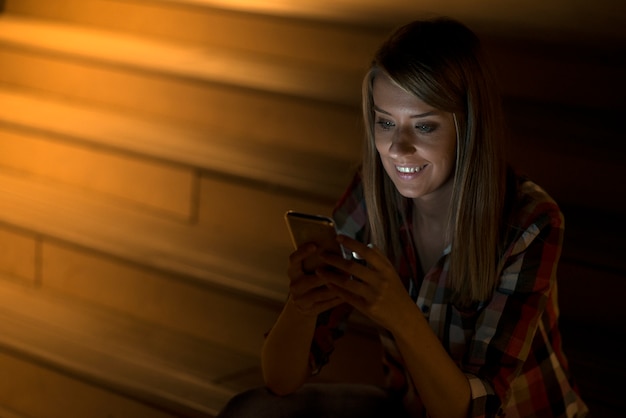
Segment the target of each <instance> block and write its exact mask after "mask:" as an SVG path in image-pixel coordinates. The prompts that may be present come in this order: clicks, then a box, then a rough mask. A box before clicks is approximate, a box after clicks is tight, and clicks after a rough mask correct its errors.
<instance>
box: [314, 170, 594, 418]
mask: <svg viewBox="0 0 626 418" xmlns="http://www.w3.org/2000/svg"><path fill="white" fill-rule="evenodd" d="M513 208H514V209H513V218H512V219H513V222H512V224H511V226H510V228H511V239H510V242H509V244H508V246H507V248H506V250H505V252H504V254H503V255H502V261H503V266H504V268H503V271H502V274H501V277H500V281H499V284H498V286H497V288H496V290H495V292H494V295H493V297H492V298H491V299H490V300H488V301H487V302H485V303H482V304H480V305H477V306H475V307H473V308H471V309H464V310H459V309H457V308H456V307H455V306H454V305H453V304H452V302H451V301H450V300H451V299H450V298H451V291H450V289H449V288H448V287H447V285H446V283H447V274H448V266H449V257H450V248H447V249H446V250H445V251H444V253H443V254H442V256H441V258H440V260H439V262H438V263H437V264H436V265H435V266H434V267H433V268H431V269H430V271H428V272H427V274H426V275H425V276H423V275H422V274H421V273H420V268H419V262H418V261H417V260H418V259H417V257H416V254H415V252H414V251H411V250H410V248H412V246H411V245H409V243H407V242H403V243H402V244H403V247H404V248H405V254H404V257H402V259H401V260H400V261H399V263H398V265H397V266H396V267H397V270H398V273H399V275H400V277H401V278H402V280H403V282H404V283H405V287H406V288H407V291H408V292H409V294H410V295H411V297H412V298H413V300H415V303H416V304H417V305H418V306H419V307H420V309H421V311H422V312H423V314H424V316H425V317H426V319H427V320H428V322H429V324H430V326H431V328H432V329H433V331H434V332H435V334H436V335H437V336H438V337H439V339H440V341H441V343H442V344H443V345H444V347H445V348H446V350H447V351H448V353H449V355H450V357H451V358H452V359H453V360H454V361H455V362H456V363H457V364H458V366H459V368H461V370H463V372H464V373H465V375H466V376H467V378H468V381H469V384H470V389H471V394H472V402H471V411H470V416H472V417H489V416H505V415H506V417H507V418H508V417H528V416H532V417H576V416H578V417H581V416H585V415H586V411H587V408H586V406H585V404H584V403H583V402H582V401H581V399H580V398H579V396H578V394H577V392H576V390H575V388H574V384H573V382H572V381H571V378H570V375H569V372H568V366H567V359H566V358H565V356H564V355H563V352H562V349H561V335H560V333H559V329H558V316H559V310H558V304H557V286H556V266H557V263H558V259H559V256H560V253H561V244H562V237H563V217H562V215H561V213H560V211H559V208H558V206H557V205H556V203H554V201H553V200H552V199H551V198H550V197H549V196H548V195H547V194H546V193H545V192H544V191H543V190H542V189H540V188H539V187H538V186H537V185H535V184H534V183H532V182H530V181H519V182H518V193H517V199H516V201H515V202H514V206H513ZM334 218H335V221H336V223H337V226H338V228H339V230H340V231H341V232H342V233H344V234H346V235H349V236H352V237H355V238H356V239H359V240H360V241H362V242H368V241H367V236H368V230H367V227H366V225H367V216H366V211H365V204H364V200H363V190H362V184H361V181H360V177H359V176H358V175H357V176H356V177H355V179H354V181H353V183H352V184H351V186H350V187H349V188H348V190H347V191H346V193H345V194H344V196H343V197H342V199H341V200H340V202H339V204H338V206H337V208H336V210H335V213H334ZM405 227H406V230H407V231H411V230H412V229H411V225H406V226H405ZM407 236H409V238H408V239H411V238H410V235H407ZM349 312H350V309H349V308H348V307H346V306H345V305H344V306H340V307H339V308H336V309H334V310H331V311H329V312H326V313H325V314H323V315H320V318H319V319H318V327H317V330H316V334H315V339H314V342H313V346H312V350H311V362H312V367H313V370H319V369H320V368H321V367H322V366H323V365H324V364H325V363H326V362H327V361H328V359H329V356H330V353H331V352H332V350H333V343H334V341H335V340H336V339H337V338H339V337H340V336H341V335H342V334H343V329H344V327H345V323H346V321H347V317H348V315H349ZM380 336H381V341H382V344H383V348H384V356H383V359H382V362H383V366H384V371H385V376H386V384H387V387H388V388H389V389H390V390H391V391H392V392H393V393H396V394H398V395H399V396H400V397H402V399H403V402H404V404H405V407H406V409H407V411H409V412H410V413H411V416H416V417H417V416H427V414H426V412H425V411H424V409H423V406H422V403H421V401H420V399H419V395H418V393H417V392H416V390H415V388H414V387H413V386H412V382H411V379H410V377H409V375H408V372H407V370H406V368H405V366H404V363H403V360H402V356H401V355H400V353H399V352H398V349H397V347H396V344H395V342H394V340H393V337H392V336H391V335H390V334H389V333H388V332H387V331H386V330H381V332H380Z"/></svg>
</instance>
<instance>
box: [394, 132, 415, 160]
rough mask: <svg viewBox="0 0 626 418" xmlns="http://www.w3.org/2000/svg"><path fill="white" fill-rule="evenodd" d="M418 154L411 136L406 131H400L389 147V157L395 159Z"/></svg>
mask: <svg viewBox="0 0 626 418" xmlns="http://www.w3.org/2000/svg"><path fill="white" fill-rule="evenodd" d="M415 152H416V148H415V144H414V143H413V141H412V138H411V136H410V135H409V134H408V133H407V132H405V131H404V130H398V131H397V133H396V135H394V137H393V139H392V140H391V144H390V145H389V156H390V157H393V158H398V157H404V156H408V155H413V154H415Z"/></svg>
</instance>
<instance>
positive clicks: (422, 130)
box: [415, 123, 437, 134]
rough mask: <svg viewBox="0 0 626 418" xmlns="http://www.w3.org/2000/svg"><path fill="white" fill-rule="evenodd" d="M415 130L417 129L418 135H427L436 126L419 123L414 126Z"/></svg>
mask: <svg viewBox="0 0 626 418" xmlns="http://www.w3.org/2000/svg"><path fill="white" fill-rule="evenodd" d="M415 129H417V130H418V131H419V132H420V133H423V134H429V133H431V132H433V131H434V130H435V129H437V125H435V124H431V123H420V124H419V125H416V126H415Z"/></svg>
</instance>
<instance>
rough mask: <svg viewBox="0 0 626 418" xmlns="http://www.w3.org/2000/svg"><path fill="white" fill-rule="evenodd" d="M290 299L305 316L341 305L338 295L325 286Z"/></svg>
mask: <svg viewBox="0 0 626 418" xmlns="http://www.w3.org/2000/svg"><path fill="white" fill-rule="evenodd" d="M291 299H292V301H293V303H294V305H295V306H296V307H297V308H298V310H299V311H300V312H302V313H305V314H312V313H315V314H319V313H321V312H324V311H325V310H328V309H330V308H333V307H335V306H338V305H339V304H341V303H343V300H342V299H341V298H340V297H339V294H338V293H337V292H335V291H334V290H331V289H330V288H328V287H327V286H323V287H319V288H316V289H312V290H311V291H309V292H307V293H305V294H302V295H295V294H292V295H291Z"/></svg>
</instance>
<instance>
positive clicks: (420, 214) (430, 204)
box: [413, 180, 452, 231]
mask: <svg viewBox="0 0 626 418" xmlns="http://www.w3.org/2000/svg"><path fill="white" fill-rule="evenodd" d="M451 201H452V180H450V181H448V182H447V183H446V184H444V185H443V186H442V187H441V188H440V189H438V190H437V191H435V192H433V193H430V194H429V195H427V196H423V197H419V198H416V199H413V205H414V208H415V212H414V216H415V218H414V222H415V223H416V226H419V227H422V228H423V227H427V228H429V229H438V230H440V231H444V230H445V229H446V228H447V226H448V222H449V219H450V209H451V208H450V204H451Z"/></svg>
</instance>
